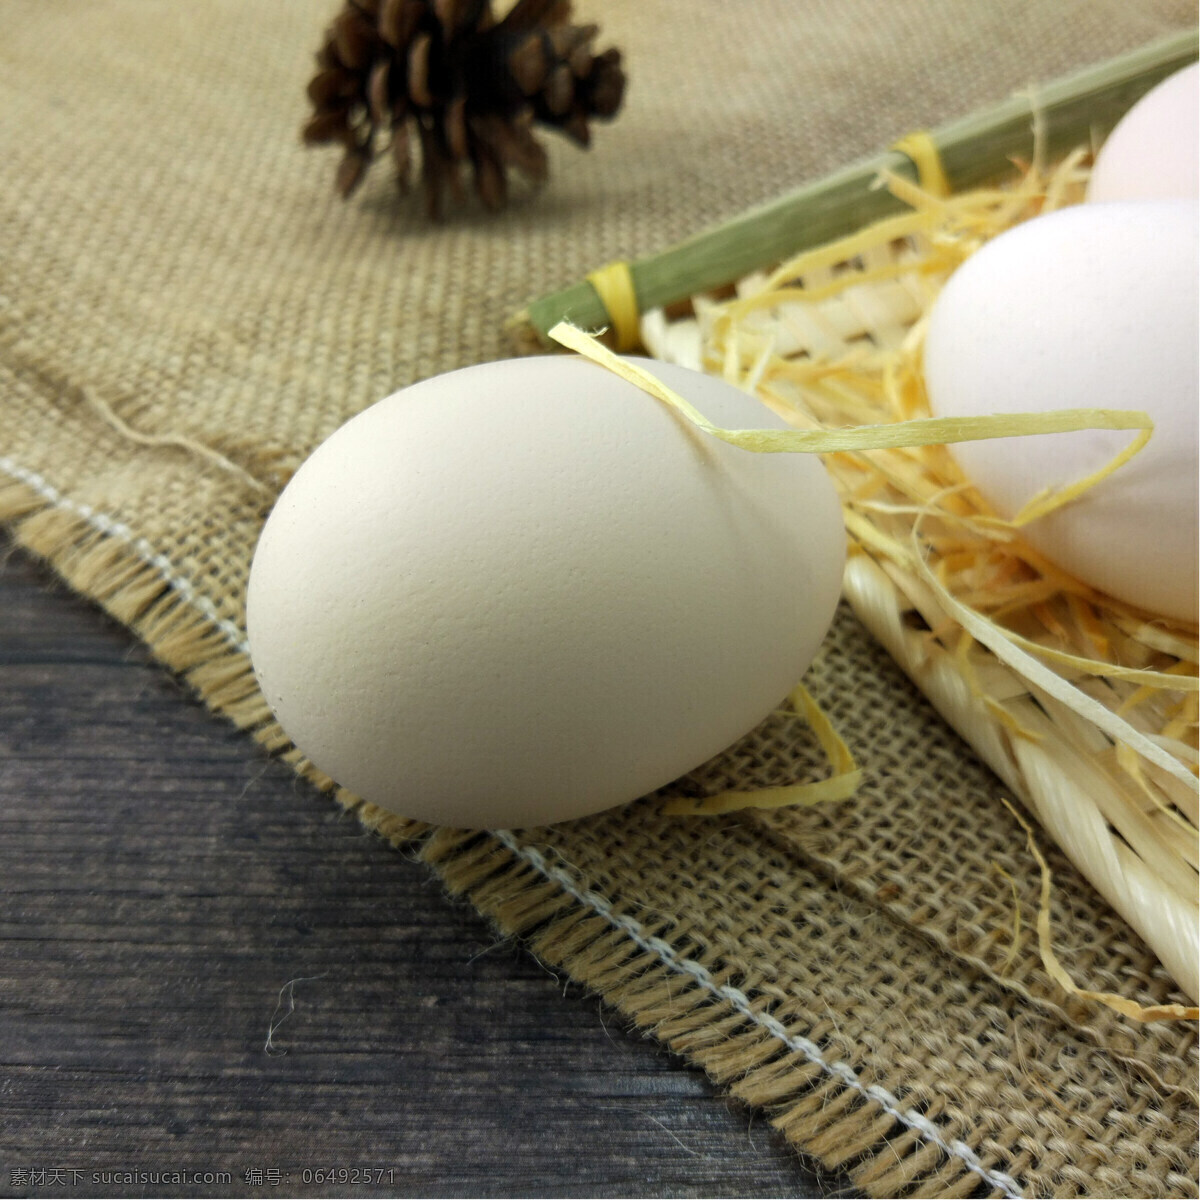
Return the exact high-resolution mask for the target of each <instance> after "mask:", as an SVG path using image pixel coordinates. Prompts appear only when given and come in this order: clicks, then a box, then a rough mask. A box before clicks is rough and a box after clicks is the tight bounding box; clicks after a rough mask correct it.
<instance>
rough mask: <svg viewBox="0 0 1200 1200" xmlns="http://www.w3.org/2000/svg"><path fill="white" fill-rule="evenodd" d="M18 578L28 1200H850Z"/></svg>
mask: <svg viewBox="0 0 1200 1200" xmlns="http://www.w3.org/2000/svg"><path fill="white" fill-rule="evenodd" d="M0 560H2V561H0V820H2V821H3V833H2V836H0V889H2V891H3V907H2V909H0V939H2V940H0V1195H5V1196H8V1195H33V1196H48V1195H56V1196H69V1195H72V1194H76V1195H122V1196H142V1195H148V1196H155V1195H162V1196H171V1195H180V1196H222V1195H238V1196H240V1195H268V1196H272V1195H273V1196H323V1195H341V1196H366V1195H379V1196H383V1195H396V1196H403V1195H408V1196H512V1195H523V1196H554V1195H559V1196H714V1197H715V1196H822V1195H833V1194H840V1195H853V1194H854V1193H853V1191H852V1190H850V1189H849V1188H847V1186H846V1182H845V1180H842V1179H839V1178H837V1177H829V1176H827V1177H825V1178H824V1179H823V1180H818V1179H817V1178H816V1177H814V1176H813V1175H812V1174H811V1173H810V1172H809V1170H807V1169H806V1167H805V1166H804V1165H803V1164H802V1163H801V1161H800V1160H799V1158H798V1157H797V1156H796V1155H795V1154H794V1153H793V1152H792V1150H791V1149H790V1148H789V1147H788V1146H787V1144H786V1143H785V1142H784V1141H783V1139H782V1138H781V1137H780V1136H779V1135H777V1134H776V1133H775V1132H774V1131H773V1130H772V1129H771V1128H770V1127H769V1126H768V1125H767V1124H766V1122H765V1120H764V1119H763V1118H762V1117H761V1116H755V1115H754V1114H752V1113H750V1112H748V1111H747V1110H745V1109H743V1108H740V1107H738V1106H737V1105H736V1104H735V1103H734V1102H732V1101H729V1100H727V1099H726V1098H725V1097H723V1096H722V1095H720V1094H719V1093H718V1092H717V1091H716V1090H715V1089H714V1088H713V1087H712V1086H711V1085H710V1084H709V1083H708V1081H707V1080H706V1078H705V1077H704V1075H703V1074H702V1073H701V1072H699V1071H697V1070H695V1069H693V1068H691V1067H689V1066H687V1065H686V1064H685V1063H683V1062H682V1061H681V1060H679V1059H676V1058H674V1057H672V1056H671V1055H669V1054H667V1053H666V1052H664V1051H663V1050H662V1049H661V1047H659V1046H657V1045H656V1044H655V1043H654V1042H652V1041H651V1040H649V1039H648V1038H646V1037H643V1036H642V1035H640V1034H639V1033H637V1032H636V1031H630V1030H629V1029H628V1028H627V1027H626V1026H625V1025H624V1024H623V1022H622V1020H621V1018H620V1017H619V1015H617V1014H616V1013H614V1012H613V1011H611V1010H609V1009H607V1008H606V1007H605V1006H604V1005H602V1004H601V1003H600V1002H599V1001H598V999H597V998H596V997H595V996H594V995H589V994H588V993H587V992H586V991H585V990H583V989H582V988H580V987H579V986H578V985H575V984H572V983H570V982H569V981H568V980H566V979H564V978H562V977H560V976H558V975H556V974H555V972H554V971H552V970H550V969H548V968H547V967H545V966H543V965H541V964H540V963H538V962H537V961H535V960H534V958H533V957H532V956H531V955H530V954H529V953H528V952H527V951H525V950H524V949H523V948H521V947H520V946H518V945H516V944H514V943H513V942H511V941H507V940H503V939H501V938H499V936H498V935H497V933H496V932H495V931H494V930H493V929H492V928H491V927H490V926H489V925H488V924H487V923H486V922H485V921H484V920H483V919H482V918H481V917H480V916H479V915H478V914H476V913H475V912H474V910H473V909H471V908H469V907H468V906H467V905H465V904H463V903H461V902H459V901H456V900H453V899H451V898H450V897H448V896H447V895H446V894H445V893H444V891H443V890H442V888H441V885H440V883H439V882H438V880H437V879H436V878H435V877H434V876H433V875H432V874H431V873H430V872H429V871H428V870H427V869H426V868H425V867H424V866H422V865H421V864H419V863H415V862H413V861H411V860H409V859H408V858H406V857H405V856H404V855H403V854H400V853H397V852H396V851H395V850H393V849H391V848H390V847H389V846H387V845H385V844H384V843H383V842H382V841H381V840H379V839H378V838H376V837H374V836H372V835H370V834H368V833H366V832H364V831H363V830H362V828H361V826H360V825H359V824H358V823H357V822H356V821H355V820H354V819H353V818H351V817H347V816H345V815H343V814H341V813H340V812H339V810H337V808H336V807H335V806H334V804H333V803H332V802H331V801H330V800H329V799H327V798H326V797H324V796H321V795H320V794H318V793H317V792H316V791H315V790H314V789H312V788H310V787H308V786H307V785H305V784H303V783H301V782H300V781H298V780H297V779H296V778H295V777H294V776H293V775H292V774H291V772H290V771H289V770H288V769H287V768H286V767H284V766H282V765H281V764H279V763H276V762H272V761H270V760H268V759H267V758H266V757H265V756H264V755H263V754H262V752H261V751H260V750H259V749H258V748H257V747H256V746H255V745H254V744H253V743H252V742H251V740H250V739H249V738H248V737H246V736H245V735H243V734H241V733H239V732H238V731H237V730H235V729H234V728H233V727H232V726H231V725H230V724H228V723H227V722H225V721H223V720H222V719H220V718H218V717H215V716H213V715H212V714H211V713H209V712H208V711H207V710H206V709H205V708H203V706H202V705H201V704H200V703H199V702H198V701H197V700H196V699H194V698H193V696H192V695H191V694H190V693H189V692H188V691H187V690H186V688H185V687H183V686H182V685H181V684H180V683H179V682H178V681H176V680H175V679H174V678H173V677H172V676H171V675H169V674H168V673H167V672H166V670H165V669H163V668H162V667H160V666H159V665H157V664H156V663H154V662H153V661H152V660H151V659H150V657H149V655H148V654H147V653H146V651H145V650H144V649H143V648H142V647H141V646H140V645H139V644H138V643H137V642H136V641H135V640H134V639H133V637H132V635H131V634H129V633H128V631H126V630H125V629H124V628H122V627H121V626H119V625H117V624H116V623H115V622H113V621H111V620H109V619H108V618H107V617H106V616H105V615H104V614H103V613H101V612H100V611H99V610H98V609H97V608H95V607H93V606H92V605H90V604H88V603H86V602H84V601H83V600H81V599H79V598H78V597H75V596H73V595H72V594H71V593H69V592H68V591H67V590H66V589H65V588H63V587H61V586H60V585H56V584H55V583H54V581H53V579H52V577H51V575H50V574H49V572H48V571H47V570H46V569H45V568H44V567H43V566H42V565H41V564H38V563H35V562H34V561H33V560H31V559H30V558H28V557H27V556H25V555H24V554H23V553H20V552H17V551H13V550H12V549H11V546H10V545H9V543H7V542H3V541H0ZM330 1171H332V1172H334V1174H333V1176H332V1178H330V1177H329V1176H328V1175H325V1176H323V1175H322V1174H321V1173H322V1172H326V1173H327V1172H330ZM176 1173H186V1174H185V1175H182V1176H181V1175H179V1174H176ZM202 1173H209V1175H210V1176H211V1179H210V1178H208V1177H207V1176H205V1175H204V1174H202ZM109 1180H113V1182H109Z"/></svg>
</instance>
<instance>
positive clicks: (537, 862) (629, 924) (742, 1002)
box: [492, 829, 1021, 1200]
mask: <svg viewBox="0 0 1200 1200" xmlns="http://www.w3.org/2000/svg"><path fill="white" fill-rule="evenodd" d="M492 833H493V836H494V837H496V838H498V839H499V840H500V841H501V842H503V843H504V845H505V846H507V847H508V848H509V850H511V851H512V852H513V853H514V854H516V855H518V856H519V857H520V858H523V859H524V860H525V861H526V862H527V863H529V864H530V866H532V867H534V868H535V869H536V870H537V871H539V872H540V873H541V874H542V875H544V876H546V877H547V878H550V879H553V880H554V881H555V882H556V883H558V884H559V885H560V886H561V887H563V888H565V889H566V891H568V892H569V893H570V894H571V895H572V896H574V897H575V899H576V900H578V901H580V903H582V904H585V905H587V906H588V907H589V908H590V909H592V910H593V911H594V912H596V913H598V914H599V915H600V916H602V917H604V919H605V920H607V921H608V922H609V923H610V924H613V925H616V926H618V927H619V928H621V929H623V930H624V931H625V932H626V933H627V934H628V935H629V936H630V937H631V938H632V939H633V940H634V941H635V942H637V944H638V945H639V946H641V947H642V948H643V949H644V950H649V951H650V952H651V953H652V954H654V955H655V956H656V957H657V958H658V959H659V960H660V961H661V962H662V963H663V964H664V965H665V966H667V967H669V968H670V969H671V970H673V971H678V972H681V973H682V974H685V975H690V976H691V977H692V978H693V979H694V980H696V982H697V983H699V984H700V985H701V987H703V988H705V989H706V990H707V991H709V992H711V993H712V994H713V995H714V996H719V997H720V998H721V999H722V1000H727V1001H728V1002H729V1003H730V1004H732V1005H733V1007H734V1008H736V1009H737V1010H738V1012H740V1013H741V1014H742V1015H743V1016H745V1017H747V1018H749V1020H751V1021H753V1022H754V1023H755V1024H756V1025H760V1026H762V1028H764V1029H766V1030H768V1031H769V1032H770V1033H771V1034H772V1035H773V1036H774V1037H776V1038H778V1039H779V1041H781V1042H782V1043H783V1044H784V1045H785V1046H787V1047H788V1049H789V1050H795V1051H796V1052H797V1053H799V1054H802V1055H803V1056H804V1057H805V1058H806V1059H808V1060H809V1062H811V1063H813V1064H814V1065H816V1066H818V1067H820V1068H821V1070H823V1071H824V1072H825V1073H826V1074H828V1075H832V1076H833V1077H834V1078H836V1079H839V1080H841V1082H842V1083H844V1084H845V1085H846V1086H847V1087H850V1088H853V1089H854V1090H855V1091H856V1092H859V1093H861V1094H862V1095H863V1096H866V1097H867V1098H869V1099H871V1100H873V1101H875V1103H876V1104H878V1105H879V1106H880V1107H881V1108H882V1109H883V1110H884V1111H885V1112H886V1113H888V1114H889V1115H890V1116H892V1117H895V1118H896V1120H897V1121H899V1122H900V1123H901V1124H903V1125H907V1126H908V1127H909V1128H910V1129H912V1130H914V1131H915V1132H917V1133H919V1134H920V1135H921V1136H922V1137H924V1138H926V1139H927V1140H928V1141H931V1142H933V1143H934V1144H935V1145H937V1146H939V1147H940V1148H941V1149H942V1150H943V1151H944V1152H945V1153H946V1154H948V1155H950V1156H951V1157H952V1158H957V1159H959V1160H960V1161H961V1162H963V1163H964V1164H965V1165H966V1166H967V1167H968V1168H970V1170H972V1171H974V1172H975V1173H976V1174H977V1175H979V1176H981V1177H982V1178H983V1179H984V1180H985V1181H986V1182H987V1183H990V1184H991V1185H992V1187H994V1188H999V1189H1000V1190H1001V1191H1002V1192H1003V1193H1004V1195H1005V1196H1006V1197H1008V1198H1009V1200H1021V1193H1020V1190H1019V1184H1018V1183H1017V1181H1016V1180H1015V1179H1013V1178H1012V1176H1011V1175H1006V1174H1004V1172H1002V1171H993V1170H990V1169H989V1168H987V1167H985V1166H984V1165H983V1163H981V1162H980V1161H979V1157H978V1156H977V1155H976V1153H975V1151H974V1150H972V1149H971V1147H970V1146H968V1145H967V1144H966V1143H965V1142H962V1141H960V1140H958V1139H954V1140H952V1141H947V1140H946V1139H945V1138H944V1137H943V1136H942V1134H941V1132H940V1131H939V1130H938V1127H937V1126H936V1125H935V1124H934V1123H933V1122H932V1121H931V1120H930V1119H929V1118H928V1117H926V1116H925V1115H924V1114H923V1113H919V1112H917V1111H915V1110H914V1109H911V1108H909V1109H902V1108H901V1106H900V1101H899V1100H898V1099H897V1098H896V1097H895V1096H893V1095H892V1094H891V1092H889V1091H887V1090H886V1089H884V1088H881V1087H879V1086H878V1085H877V1084H872V1085H870V1086H868V1085H866V1084H864V1083H863V1082H862V1080H860V1079H859V1078H858V1075H857V1074H856V1073H855V1071H854V1068H853V1067H851V1066H850V1065H849V1063H844V1062H840V1061H839V1062H832V1063H831V1062H828V1061H827V1060H826V1059H825V1057H824V1056H823V1055H822V1053H821V1048H820V1047H819V1046H818V1045H817V1044H816V1043H815V1042H812V1041H809V1039H808V1038H806V1037H801V1036H800V1035H798V1034H792V1033H789V1032H788V1031H787V1029H786V1027H785V1026H784V1025H783V1024H782V1023H781V1022H780V1021H778V1020H777V1019H776V1018H775V1017H773V1016H771V1014H770V1013H760V1012H755V1010H754V1008H753V1006H752V1005H751V1003H750V1000H749V997H747V995H746V993H745V992H743V991H741V990H740V989H738V988H735V987H730V986H729V985H728V984H719V983H717V981H716V980H715V979H714V978H713V977H712V975H710V974H709V972H708V971H707V969H706V968H705V967H704V966H702V965H701V964H700V963H698V962H696V960H695V959H692V958H684V957H681V956H680V955H679V954H678V952H677V951H676V950H675V948H674V947H673V946H672V945H671V944H670V943H669V942H666V941H664V940H663V939H662V938H660V937H654V936H652V935H651V934H648V933H647V932H646V931H645V930H644V929H643V928H642V927H641V925H640V924H639V923H638V922H637V921H636V920H634V918H632V917H628V916H625V915H624V914H623V913H618V912H614V911H613V908H612V904H611V903H610V902H609V901H608V900H607V899H606V898H605V897H604V896H602V895H600V894H599V893H598V892H594V891H592V889H591V888H588V887H584V886H583V885H582V884H579V883H576V881H575V880H574V879H572V878H571V876H570V875H569V874H568V873H567V872H566V871H564V870H563V869H562V868H560V867H555V866H552V865H551V864H550V863H548V862H547V861H546V859H545V856H544V855H543V854H542V853H541V852H540V851H539V850H535V849H534V848H533V847H532V846H523V845H521V843H520V842H518V841H517V840H516V838H515V837H513V835H512V834H511V833H510V832H509V831H508V830H507V829H496V830H493V831H492Z"/></svg>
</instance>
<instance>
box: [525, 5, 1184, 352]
mask: <svg viewBox="0 0 1200 1200" xmlns="http://www.w3.org/2000/svg"><path fill="white" fill-rule="evenodd" d="M1197 52H1198V38H1197V31H1196V30H1194V29H1192V30H1186V31H1184V32H1182V33H1178V34H1172V35H1170V36H1168V37H1165V38H1160V39H1158V40H1156V41H1154V42H1150V43H1149V44H1147V45H1145V46H1142V47H1140V48H1139V49H1137V50H1134V51H1132V52H1131V53H1129V54H1125V55H1122V56H1120V57H1118V58H1114V59H1109V60H1108V61H1106V62H1102V63H1098V64H1095V65H1093V66H1090V67H1087V68H1085V69H1084V70H1082V71H1079V72H1077V73H1075V74H1073V75H1069V76H1065V77H1064V78H1062V79H1059V80H1056V81H1055V82H1053V83H1049V84H1045V85H1043V86H1040V87H1037V88H1030V89H1028V90H1027V91H1025V92H1023V93H1020V94H1018V95H1016V96H1012V97H1010V98H1009V99H1007V100H1004V101H1003V102H1001V103H1000V104H996V105H994V106H992V107H990V108H987V109H984V110H982V111H980V112H978V113H975V114H973V115H971V116H968V117H964V118H961V119H959V120H957V121H953V122H950V123H949V124H947V125H943V126H941V127H940V128H939V129H937V130H935V131H933V133H932V137H933V140H934V142H935V144H936V145H937V148H938V153H939V155H940V157H941V161H942V165H943V168H944V170H945V172H946V175H947V178H948V179H949V181H950V185H951V187H952V188H953V189H954V190H956V191H958V190H962V189H964V188H969V187H976V186H978V185H980V184H982V183H985V182H988V181H994V180H996V179H998V178H999V177H1001V176H1002V175H1003V174H1004V173H1005V172H1006V171H1007V170H1008V169H1009V168H1010V167H1011V165H1012V160H1013V159H1014V158H1024V159H1026V160H1028V159H1031V158H1032V157H1033V154H1034V116H1035V114H1036V120H1037V125H1038V134H1039V139H1040V141H1039V149H1040V150H1041V152H1042V153H1043V154H1045V155H1046V156H1047V157H1050V158H1053V157H1055V156H1058V155H1062V154H1064V153H1066V152H1067V151H1069V150H1072V149H1074V148H1075V147H1076V146H1078V145H1082V144H1085V143H1087V142H1088V141H1089V140H1091V139H1096V140H1099V139H1100V138H1101V137H1103V136H1104V135H1105V134H1106V133H1107V132H1108V131H1109V130H1110V129H1111V128H1112V127H1113V126H1114V125H1115V124H1116V123H1117V121H1118V120H1120V118H1121V117H1122V116H1123V115H1124V113H1126V112H1127V111H1128V110H1129V108H1130V107H1131V106H1132V105H1133V104H1134V103H1135V102H1136V101H1137V100H1138V99H1139V98H1140V97H1141V96H1142V95H1144V94H1145V93H1146V92H1148V91H1149V90H1150V89H1151V88H1152V87H1153V86H1154V85H1155V84H1156V83H1159V82H1160V81H1161V80H1163V79H1165V78H1166V77H1167V76H1168V75H1171V74H1173V73H1174V72H1175V71H1178V70H1180V69H1182V68H1183V67H1185V66H1187V65H1188V63H1190V62H1193V61H1195V59H1196V57H1197ZM882 170H888V171H892V172H894V173H896V174H898V175H903V176H906V177H907V178H909V179H914V180H915V178H916V168H915V166H914V165H913V163H912V161H911V160H910V159H909V158H908V157H907V156H906V155H904V154H900V153H899V152H897V151H888V152H887V153H884V154H879V155H876V156H875V157H874V158H870V159H867V160H865V161H863V162H860V163H857V164H856V165H854V166H850V167H845V168H843V169H842V170H840V171H837V172H835V173H834V174H832V175H828V176H826V177H825V178H824V179H820V180H818V181H816V182H814V183H810V184H806V185H804V186H803V187H801V188H799V189H798V190H796V191H794V192H791V193H789V194H788V195H786V196H783V197H781V198H779V199H776V200H773V201H771V202H769V203H767V204H764V205H760V206H758V207H756V208H753V209H750V210H749V211H747V212H745V213H743V214H741V215H739V216H737V217H735V218H733V219H732V220H730V221H727V222H725V223H723V224H721V225H717V226H715V227H713V228H711V229H708V230H705V231H703V232H701V233H698V234H696V235H694V236H693V237H690V238H688V239H686V240H685V241H682V242H679V243H677V244H676V245H674V246H671V247H669V248H668V249H666V250H663V251H660V252H658V253H656V254H651V255H648V256H646V257H644V258H640V259H638V260H637V261H635V262H633V263H631V264H630V271H631V273H632V275H633V283H634V289H635V291H636V293H637V298H638V305H639V308H640V309H641V310H642V311H645V310H647V309H651V308H658V307H660V306H662V305H665V304H672V303H674V302H676V301H678V300H684V299H686V298H687V297H689V296H694V295H695V294H696V293H698V292H704V291H708V290H710V289H712V288H716V287H720V286H722V285H724V284H728V283H730V282H732V281H733V280H735V279H739V278H741V277H742V276H743V275H746V274H749V272H751V271H754V270H756V269H758V268H761V267H764V266H767V265H769V264H772V263H776V262H779V261H781V260H783V259H784V258H787V257H789V256H791V255H793V254H798V253H800V252H801V251H803V250H806V249H809V248H810V247H812V246H819V245H821V244H822V243H824V242H828V241H832V240H834V239H835V238H838V237H843V236H844V235H846V234H848V233H851V232H853V231H854V230H855V229H859V228H861V227H862V226H864V225H867V224H870V223H872V222H874V221H878V220H881V219H883V218H884V217H888V216H891V215H893V214H894V213H897V212H899V211H901V210H902V209H903V208H904V205H903V203H902V202H901V201H899V200H897V199H896V198H895V197H894V196H893V195H892V194H891V193H890V192H889V191H888V190H887V189H886V188H872V186H871V184H872V183H873V181H874V180H876V179H877V178H878V176H879V173H880V171H882ZM561 320H569V321H571V322H572V323H573V324H575V325H577V326H579V327H581V328H583V329H597V328H600V327H601V326H604V325H607V324H608V316H607V314H606V312H605V310H604V306H603V305H602V304H601V303H600V298H599V296H598V295H597V294H596V291H595V289H594V288H593V287H592V285H591V284H590V283H588V282H587V281H586V280H581V281H580V282H579V283H576V284H573V285H572V286H571V287H568V288H566V289H564V290H563V291H559V292H555V293H553V294H552V295H549V296H543V297H541V298H540V299H537V300H535V301H533V302H532V303H531V304H530V305H529V307H528V308H527V309H526V310H525V311H524V312H522V313H520V314H518V316H517V318H516V321H517V323H518V324H519V325H520V326H523V327H530V328H532V330H533V331H534V332H535V334H536V335H537V338H538V340H539V341H541V342H543V343H544V344H546V345H552V344H553V343H551V342H550V340H549V338H548V337H547V334H548V333H549V331H550V329H552V328H553V327H554V326H555V325H556V324H557V323H558V322H559V321H561Z"/></svg>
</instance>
